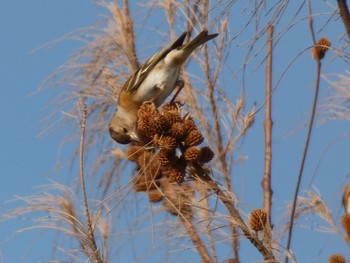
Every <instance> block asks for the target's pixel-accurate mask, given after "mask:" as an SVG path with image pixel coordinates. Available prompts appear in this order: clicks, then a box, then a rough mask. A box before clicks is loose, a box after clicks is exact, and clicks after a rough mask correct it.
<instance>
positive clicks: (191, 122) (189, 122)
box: [184, 117, 198, 133]
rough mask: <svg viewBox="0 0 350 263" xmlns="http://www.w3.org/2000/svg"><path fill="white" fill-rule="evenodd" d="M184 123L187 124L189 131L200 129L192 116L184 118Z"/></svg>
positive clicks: (186, 127)
mask: <svg viewBox="0 0 350 263" xmlns="http://www.w3.org/2000/svg"><path fill="white" fill-rule="evenodd" d="M184 124H185V129H186V131H187V132H188V133H189V132H191V131H193V130H198V128H197V125H196V123H195V122H194V120H193V119H192V118H191V117H188V118H186V119H185V120H184Z"/></svg>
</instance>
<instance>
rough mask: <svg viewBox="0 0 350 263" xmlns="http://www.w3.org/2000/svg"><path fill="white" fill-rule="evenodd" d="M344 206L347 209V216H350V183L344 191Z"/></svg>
mask: <svg viewBox="0 0 350 263" xmlns="http://www.w3.org/2000/svg"><path fill="white" fill-rule="evenodd" d="M343 206H344V209H345V214H350V183H348V184H347V185H346V187H345V190H344V194H343Z"/></svg>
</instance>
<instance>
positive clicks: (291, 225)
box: [284, 0, 321, 263]
mask: <svg viewBox="0 0 350 263" xmlns="http://www.w3.org/2000/svg"><path fill="white" fill-rule="evenodd" d="M309 26H310V31H311V36H312V40H313V43H314V46H315V45H316V38H315V34H314V28H313V19H312V11H311V3H310V0H309ZM315 59H316V64H317V65H316V67H317V70H316V71H317V72H316V82H315V93H314V98H313V104H312V111H311V116H310V120H309V127H308V131H307V135H306V141H305V145H304V150H303V155H302V158H301V163H300V167H299V174H298V179H297V184H296V186H295V192H294V198H293V203H292V210H291V213H290V219H289V226H288V238H287V246H286V251H287V253H286V256H285V259H284V262H285V263H288V260H289V257H288V253H289V249H290V245H291V241H292V234H293V224H294V215H295V210H296V206H297V199H298V194H299V189H300V184H301V180H302V176H303V171H304V165H305V160H306V156H307V152H308V149H309V144H310V138H311V133H312V128H313V126H314V125H313V124H314V119H315V113H316V106H317V100H318V92H319V87H320V76H321V60H320V59H319V58H318V57H316V58H315Z"/></svg>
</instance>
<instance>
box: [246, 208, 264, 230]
mask: <svg viewBox="0 0 350 263" xmlns="http://www.w3.org/2000/svg"><path fill="white" fill-rule="evenodd" d="M266 222H267V213H266V212H265V210H262V209H254V210H253V211H252V213H251V214H250V220H249V225H250V228H251V229H253V230H254V231H260V230H263V229H264V227H265V225H266Z"/></svg>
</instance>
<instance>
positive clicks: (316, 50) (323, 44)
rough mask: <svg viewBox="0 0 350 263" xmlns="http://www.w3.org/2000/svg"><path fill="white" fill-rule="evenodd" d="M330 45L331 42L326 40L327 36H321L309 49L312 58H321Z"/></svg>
mask: <svg viewBox="0 0 350 263" xmlns="http://www.w3.org/2000/svg"><path fill="white" fill-rule="evenodd" d="M330 46H331V42H330V41H329V40H328V38H326V37H323V38H321V39H320V40H319V41H318V42H317V44H316V45H315V46H314V47H313V48H312V50H311V56H312V58H313V59H319V60H321V59H323V58H324V56H325V54H326V52H327V50H328V49H329V47H330Z"/></svg>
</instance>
